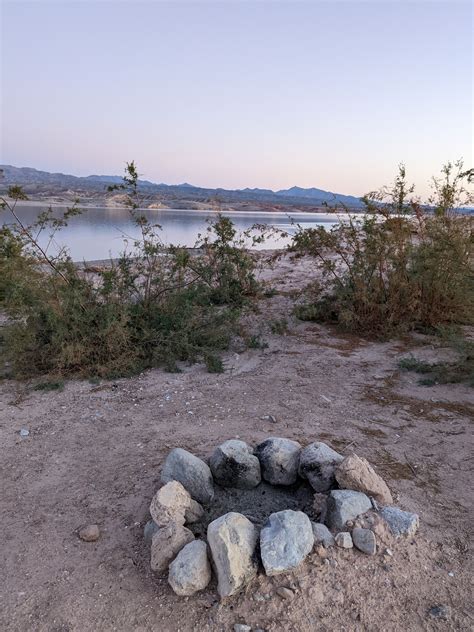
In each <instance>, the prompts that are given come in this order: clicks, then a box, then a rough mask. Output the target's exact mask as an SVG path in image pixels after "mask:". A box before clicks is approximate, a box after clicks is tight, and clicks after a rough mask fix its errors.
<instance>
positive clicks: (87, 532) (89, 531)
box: [79, 524, 100, 542]
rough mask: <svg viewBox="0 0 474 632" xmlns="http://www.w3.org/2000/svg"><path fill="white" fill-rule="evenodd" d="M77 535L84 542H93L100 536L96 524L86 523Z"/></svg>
mask: <svg viewBox="0 0 474 632" xmlns="http://www.w3.org/2000/svg"><path fill="white" fill-rule="evenodd" d="M79 537H80V538H81V540H84V542H95V541H96V540H98V539H99V537H100V531H99V527H98V526H97V525H96V524H88V525H87V527H82V529H81V530H80V531H79Z"/></svg>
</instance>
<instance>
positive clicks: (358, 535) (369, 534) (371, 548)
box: [352, 527, 377, 555]
mask: <svg viewBox="0 0 474 632" xmlns="http://www.w3.org/2000/svg"><path fill="white" fill-rule="evenodd" d="M352 541H353V542H354V546H355V547H356V548H357V549H359V551H362V553H365V554H366V555H375V552H376V551H377V543H376V541H375V534H374V532H373V531H371V530H370V529H360V528H359V527H356V528H355V529H352Z"/></svg>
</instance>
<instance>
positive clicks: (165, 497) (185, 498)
mask: <svg viewBox="0 0 474 632" xmlns="http://www.w3.org/2000/svg"><path fill="white" fill-rule="evenodd" d="M190 505H191V496H190V494H189V492H188V491H187V490H186V489H184V487H183V486H182V485H181V483H179V482H178V481H170V482H169V483H166V485H164V486H163V487H162V488H161V489H159V490H158V491H157V492H156V494H155V495H154V496H153V499H152V501H151V504H150V514H151V517H152V518H153V520H154V521H155V522H156V524H157V525H158V526H159V527H166V525H168V524H169V523H170V522H174V523H176V524H179V525H181V526H182V525H183V524H184V521H185V518H184V514H185V512H186V510H187V509H188V508H189V507H190Z"/></svg>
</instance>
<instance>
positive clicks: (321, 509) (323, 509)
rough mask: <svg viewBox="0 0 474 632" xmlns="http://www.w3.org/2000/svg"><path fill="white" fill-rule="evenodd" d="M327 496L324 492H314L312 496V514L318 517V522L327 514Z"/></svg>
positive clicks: (322, 520) (323, 519) (324, 518)
mask: <svg viewBox="0 0 474 632" xmlns="http://www.w3.org/2000/svg"><path fill="white" fill-rule="evenodd" d="M327 503H328V497H327V496H326V494H320V493H318V492H316V494H314V496H313V515H314V517H315V518H318V519H319V522H325V520H326V514H327V510H328V507H327Z"/></svg>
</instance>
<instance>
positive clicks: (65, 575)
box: [0, 260, 474, 632]
mask: <svg viewBox="0 0 474 632" xmlns="http://www.w3.org/2000/svg"><path fill="white" fill-rule="evenodd" d="M272 276H273V277H274V278H277V279H278V283H277V285H276V287H277V289H278V290H279V294H277V295H276V296H274V297H272V298H268V299H265V300H264V301H262V304H261V311H260V314H259V315H258V317H257V321H256V323H255V324H254V326H255V327H256V328H257V329H259V328H260V329H261V331H262V333H263V338H264V339H265V340H266V342H267V343H268V347H267V348H265V349H249V350H246V351H244V352H243V353H234V352H230V353H228V354H227V356H226V367H227V370H226V372H225V373H224V374H219V375H214V374H209V373H206V372H205V370H204V368H203V367H202V366H198V365H195V366H193V367H185V370H184V371H183V373H181V374H167V373H164V372H162V371H160V370H152V371H148V372H146V373H144V374H142V375H140V376H137V377H135V378H132V379H123V380H118V381H117V382H114V383H112V382H103V383H102V384H100V385H96V384H94V385H93V384H90V383H88V382H79V381H74V382H69V383H67V384H66V387H65V389H64V391H62V392H57V391H53V392H39V391H33V390H32V389H31V385H28V384H25V383H16V382H12V381H3V382H0V451H1V459H0V474H1V494H0V512H1V535H2V538H1V547H0V630H5V631H8V632H10V631H11V632H13V631H35V632H36V631H38V632H39V631H48V632H92V631H94V632H99V631H120V632H148V631H156V632H188V631H199V632H214V631H215V632H221V631H222V632H227V631H232V630H233V625H234V624H235V623H246V624H248V625H251V626H252V628H253V629H254V630H255V629H256V628H261V629H263V630H265V631H266V632H312V631H321V632H322V631H326V630H327V631H329V630H331V631H333V630H338V631H339V630H341V631H342V630H346V631H352V630H354V631H356V630H357V631H359V630H360V631H362V630H364V631H365V630H368V631H374V632H375V631H380V630H384V631H385V630H405V631H406V630H469V629H473V628H474V609H473V606H472V563H471V558H470V545H471V539H472V535H471V534H472V524H473V520H474V516H473V511H472V507H473V502H472V501H473V495H474V491H473V485H472V461H471V460H470V458H471V457H472V453H473V451H472V422H473V419H474V396H473V391H472V389H469V388H468V387H467V386H459V385H450V386H434V387H424V386H420V385H418V383H417V380H418V377H417V376H416V374H412V373H404V372H400V371H399V370H398V369H397V362H398V360H399V359H400V358H401V357H404V356H406V355H408V354H409V353H414V354H415V355H417V356H419V357H421V358H423V359H432V358H434V357H440V355H441V354H442V350H441V351H440V350H438V349H437V348H436V346H435V345H434V344H433V342H432V341H431V340H429V339H428V338H423V337H411V338H409V339H406V340H403V341H400V340H398V341H394V342H391V343H384V344H381V343H374V342H367V341H364V340H361V339H358V338H355V337H350V336H343V335H341V334H337V333H335V332H334V331H333V330H331V329H329V328H327V327H323V326H319V325H315V324H313V323H301V322H298V321H296V320H295V319H294V318H293V317H292V316H291V313H290V306H291V302H290V301H289V299H288V295H289V294H290V293H291V292H293V291H296V290H297V289H298V288H299V287H301V284H302V281H303V279H304V263H303V262H299V263H297V264H292V263H291V262H290V261H289V260H284V261H282V262H281V263H280V264H279V265H278V268H277V270H275V271H274V272H273V273H272ZM285 313H286V314H287V316H286V317H287V319H288V324H289V329H288V332H286V333H280V334H275V333H271V324H272V322H273V321H274V320H275V319H277V318H281V317H282V314H283V315H284V314H285ZM270 415H272V416H274V418H275V421H272V420H271V419H269V418H268V416H270ZM22 428H24V429H27V430H29V435H28V436H26V437H21V436H20V430H21V429H22ZM268 436H282V437H289V438H291V439H296V440H298V441H300V442H301V443H302V444H307V443H310V442H312V441H317V440H321V441H325V442H327V443H328V444H329V445H331V446H332V447H333V448H335V449H337V450H339V451H341V452H342V453H344V454H349V453H350V452H351V451H355V452H356V453H358V454H359V455H361V456H364V457H366V458H367V459H368V460H369V461H370V462H371V463H372V464H374V466H376V468H377V469H378V471H379V472H380V473H381V474H382V475H383V476H384V478H385V480H386V481H387V483H388V484H389V486H390V487H391V489H392V491H393V493H394V495H395V498H396V503H397V504H398V505H399V506H401V507H402V508H403V509H406V510H409V511H414V512H416V513H418V514H419V515H420V529H419V532H418V534H417V536H416V537H415V538H414V539H410V540H397V541H392V542H388V541H386V542H380V543H379V544H380V546H379V550H378V552H377V555H376V556H374V557H367V556H364V555H363V554H361V553H358V552H355V551H353V550H352V551H344V550H342V549H339V550H335V549H334V550H333V549H331V550H330V551H329V552H328V557H327V558H323V557H321V556H320V555H318V553H316V552H314V553H312V554H311V555H310V556H309V557H308V559H307V561H306V562H305V563H304V565H303V566H302V567H301V568H300V569H298V570H297V571H296V572H295V573H293V574H289V575H281V576H278V577H273V578H267V577H265V576H264V575H263V574H262V573H260V574H259V576H258V578H257V579H256V580H254V581H253V582H252V583H251V584H250V585H249V586H247V587H246V588H245V589H244V590H243V591H242V593H240V594H238V595H236V596H234V597H231V598H229V599H227V600H225V601H224V602H219V601H218V599H217V597H216V590H215V583H214V582H213V583H212V584H211V585H210V586H209V587H208V589H206V590H205V591H203V592H202V593H198V595H196V596H194V597H189V598H180V597H177V596H176V595H175V594H174V593H173V592H172V590H171V588H170V587H169V586H168V584H167V579H166V576H163V577H160V576H156V575H154V574H153V573H152V572H151V571H150V568H149V560H148V551H147V550H146V547H145V546H144V543H143V526H144V524H145V522H146V521H147V517H148V505H149V502H150V499H151V497H152V496H153V494H154V492H155V491H156V489H157V488H158V487H159V485H160V469H161V466H162V463H163V461H164V459H165V457H166V455H167V453H168V452H169V450H170V449H171V448H173V447H176V446H180V447H183V448H186V449H187V450H190V451H191V452H193V453H194V454H196V455H198V456H200V457H203V458H206V457H208V456H209V455H210V454H211V452H212V450H213V449H214V447H215V446H216V445H218V444H219V443H220V442H222V441H224V440H225V439H229V438H237V437H238V438H241V439H244V440H245V441H247V442H248V443H250V444H255V443H256V442H259V441H261V440H263V439H265V438H266V437H268ZM89 523H97V524H99V526H100V529H101V537H100V539H99V540H98V541H97V542H95V543H86V542H83V541H81V540H80V539H79V538H78V536H77V530H78V528H80V527H81V526H83V525H85V524H89ZM387 547H388V548H389V549H390V551H391V552H392V553H393V554H392V555H389V554H387V553H386V548H387ZM281 586H285V587H290V588H293V589H294V597H293V598H292V599H290V600H288V599H282V598H281V597H280V596H279V595H278V594H277V593H276V589H277V588H278V587H281ZM436 606H443V608H441V609H438V610H436V609H435V610H432V611H431V612H430V609H432V608H434V607H436ZM435 615H441V616H435Z"/></svg>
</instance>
